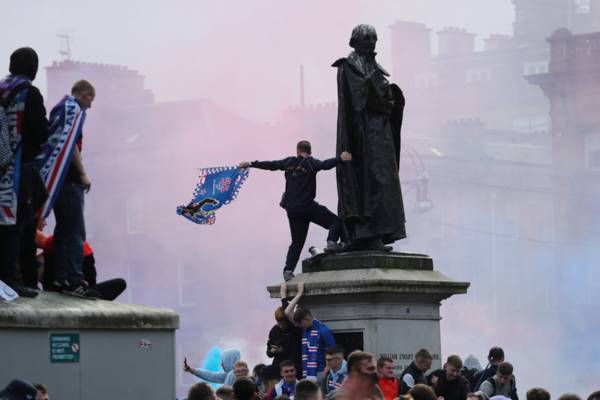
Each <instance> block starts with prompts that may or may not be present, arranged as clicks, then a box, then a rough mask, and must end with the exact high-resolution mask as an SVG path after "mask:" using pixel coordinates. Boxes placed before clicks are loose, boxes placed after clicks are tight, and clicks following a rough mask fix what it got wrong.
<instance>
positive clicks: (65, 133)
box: [36, 96, 85, 218]
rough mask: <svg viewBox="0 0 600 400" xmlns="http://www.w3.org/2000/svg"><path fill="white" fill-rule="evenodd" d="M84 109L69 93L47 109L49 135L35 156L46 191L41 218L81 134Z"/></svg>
mask: <svg viewBox="0 0 600 400" xmlns="http://www.w3.org/2000/svg"><path fill="white" fill-rule="evenodd" d="M84 121H85V111H84V110H83V109H82V108H81V106H80V105H79V103H78V102H77V100H75V98H74V97H73V96H65V97H63V99H62V100H61V101H60V102H59V103H58V104H57V105H56V106H54V108H53V109H52V111H51V112H50V136H49V138H48V141H47V142H46V144H44V147H43V148H42V152H41V153H40V155H39V156H38V157H37V158H36V164H37V166H38V168H39V169H40V175H41V177H42V180H43V181H44V185H45V186H46V190H47V191H48V199H47V200H46V202H45V203H44V208H43V210H42V217H43V218H46V217H47V216H48V215H49V214H50V210H52V206H53V205H54V202H55V201H56V197H57V195H58V192H59V190H60V187H61V185H62V181H63V179H64V177H65V174H66V172H67V170H68V168H69V165H70V163H71V157H72V156H73V149H75V146H76V145H77V141H78V140H79V137H80V136H81V128H82V127H83V122H84Z"/></svg>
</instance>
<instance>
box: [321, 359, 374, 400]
mask: <svg viewBox="0 0 600 400" xmlns="http://www.w3.org/2000/svg"><path fill="white" fill-rule="evenodd" d="M378 380H379V375H378V374H377V365H376V364H375V356H373V354H371V353H367V352H364V351H360V350H355V351H353V352H352V353H350V355H348V376H347V377H346V380H345V381H344V383H343V384H342V387H341V388H339V389H336V390H334V391H333V392H331V393H330V394H329V396H328V397H327V398H328V399H347V400H365V399H368V400H383V394H382V393H381V390H380V389H379V387H378V386H377V381H378Z"/></svg>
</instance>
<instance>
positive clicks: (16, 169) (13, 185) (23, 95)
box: [0, 47, 49, 297]
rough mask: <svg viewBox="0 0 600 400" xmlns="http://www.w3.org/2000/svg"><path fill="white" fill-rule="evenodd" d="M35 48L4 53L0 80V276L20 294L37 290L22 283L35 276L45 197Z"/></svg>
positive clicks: (43, 123) (44, 130) (44, 135)
mask: <svg viewBox="0 0 600 400" xmlns="http://www.w3.org/2000/svg"><path fill="white" fill-rule="evenodd" d="M38 64H39V60H38V56H37V53H36V52H35V50H33V49H32V48H29V47H22V48H20V49H17V50H15V51H14V52H13V53H12V54H11V56H10V65H9V68H8V70H9V75H8V76H6V77H5V78H3V79H2V80H0V107H1V108H2V110H3V111H4V112H3V114H4V116H5V117H6V119H5V120H3V121H2V120H0V124H2V125H3V126H0V128H3V129H2V130H3V131H4V132H5V133H6V134H8V136H7V137H4V138H2V141H0V146H2V147H1V148H0V156H2V159H1V160H2V162H1V164H0V192H2V193H3V195H2V196H0V280H2V281H3V282H4V283H6V284H7V285H9V286H10V287H11V288H13V289H14V290H15V292H17V294H18V295H19V296H22V297H35V296H37V295H38V291H37V290H35V289H33V288H31V287H27V286H26V285H25V284H24V282H23V277H22V276H21V275H20V274H19V271H18V268H17V265H19V264H20V265H21V273H22V274H23V276H24V277H25V278H26V280H31V276H32V275H33V277H34V278H35V271H36V269H37V262H36V259H35V244H34V238H35V227H36V226H37V217H38V216H39V210H40V208H41V207H42V206H43V203H44V201H45V200H46V198H47V193H46V188H45V186H44V183H43V181H42V179H41V178H40V174H39V171H38V169H37V168H36V166H35V163H34V161H35V158H36V156H37V155H38V154H39V153H40V151H41V146H42V145H43V144H44V143H45V142H46V141H47V140H48V133H49V126H48V120H47V119H46V109H45V108H44V99H43V97H42V95H41V94H40V91H39V89H38V88H37V87H35V86H33V85H32V81H33V80H34V79H35V77H36V75H37V71H38Z"/></svg>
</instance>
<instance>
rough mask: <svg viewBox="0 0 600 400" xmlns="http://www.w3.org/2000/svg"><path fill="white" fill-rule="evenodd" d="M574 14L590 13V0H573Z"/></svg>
mask: <svg viewBox="0 0 600 400" xmlns="http://www.w3.org/2000/svg"><path fill="white" fill-rule="evenodd" d="M574 3H575V4H574V5H575V14H579V15H581V14H589V13H590V0H575V1H574Z"/></svg>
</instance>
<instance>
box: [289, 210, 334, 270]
mask: <svg viewBox="0 0 600 400" xmlns="http://www.w3.org/2000/svg"><path fill="white" fill-rule="evenodd" d="M287 216H288V220H289V223H290V232H291V234H292V244H290V247H289V249H288V253H287V257H286V259H285V268H284V271H293V270H294V269H295V268H296V264H297V263H298V259H299V258H300V253H301V252H302V248H303V247H304V242H305V241H306V235H307V234H308V226H309V225H310V223H311V222H313V223H315V224H317V225H319V226H322V227H323V228H325V229H329V234H328V235H327V241H332V242H337V241H338V239H339V238H340V235H341V233H342V223H341V221H340V219H339V218H338V216H337V215H335V214H334V213H332V212H331V211H329V210H328V209H327V207H325V206H322V205H320V204H319V203H316V202H314V203H312V204H311V205H309V206H306V207H304V208H302V209H299V210H293V211H290V210H288V211H287Z"/></svg>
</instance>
